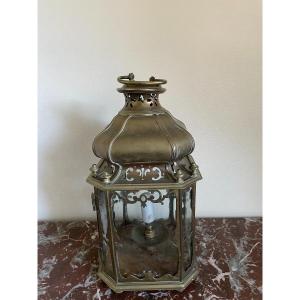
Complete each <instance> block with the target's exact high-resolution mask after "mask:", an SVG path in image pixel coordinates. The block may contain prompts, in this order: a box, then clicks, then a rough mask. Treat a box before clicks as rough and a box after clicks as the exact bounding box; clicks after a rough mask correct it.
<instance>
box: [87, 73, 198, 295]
mask: <svg viewBox="0 0 300 300" xmlns="http://www.w3.org/2000/svg"><path fill="white" fill-rule="evenodd" d="M119 82H121V83H123V84H124V85H123V87H122V88H120V89H118V90H119V91H120V92H122V93H124V94H125V99H126V103H125V106H124V107H123V109H122V110H121V111H120V112H119V114H118V115H117V116H116V117H115V118H114V119H113V121H112V122H111V123H110V125H109V126H108V127H106V128H105V129H104V131H103V132H102V133H100V134H99V135H98V136H97V137H96V138H95V140H94V144H93V151H94V153H95V154H96V155H97V156H98V157H100V158H101V160H100V161H99V163H98V164H97V165H93V166H92V168H91V174H90V176H89V177H88V179H87V181H88V182H89V183H90V184H92V185H93V186H94V193H93V194H92V200H93V207H94V210H95V211H96V213H97V221H98V230H99V272H98V274H99V276H100V278H101V279H102V280H103V281H104V282H105V283H106V284H107V285H108V286H109V287H110V288H112V289H113V290H114V291H115V292H122V291H127V290H158V289H175V290H183V289H184V288H185V287H186V286H187V285H188V284H189V283H190V282H191V281H192V280H193V279H194V278H195V276H196V275H197V267H196V261H195V255H194V249H195V245H194V236H195V195H196V181H197V180H199V179H201V174H200V172H199V170H198V167H197V165H196V164H195V162H194V160H193V158H192V157H191V155H190V153H191V152H192V151H193V149H194V140H193V138H192V137H191V135H190V134H189V133H188V132H187V131H186V129H185V126H184V125H183V123H182V122H180V121H178V120H177V119H175V118H174V117H173V116H172V115H171V114H170V113H169V112H168V111H166V110H165V109H164V108H162V107H161V105H160V103H159V100H158V94H159V93H162V92H163V91H164V89H163V88H162V87H161V84H163V83H165V82H166V81H165V80H160V79H155V78H150V80H149V81H134V80H133V75H131V74H129V76H123V77H119Z"/></svg>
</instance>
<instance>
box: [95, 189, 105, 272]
mask: <svg viewBox="0 0 300 300" xmlns="http://www.w3.org/2000/svg"><path fill="white" fill-rule="evenodd" d="M99 192H100V190H98V189H97V188H95V187H94V197H95V207H96V216H97V228H98V236H99V243H101V245H103V228H102V220H101V214H100V209H99V201H100V199H99V197H98V193H99ZM102 250H103V249H102ZM98 257H99V270H102V269H103V266H104V265H103V263H104V262H103V261H102V259H101V256H100V247H99V249H98Z"/></svg>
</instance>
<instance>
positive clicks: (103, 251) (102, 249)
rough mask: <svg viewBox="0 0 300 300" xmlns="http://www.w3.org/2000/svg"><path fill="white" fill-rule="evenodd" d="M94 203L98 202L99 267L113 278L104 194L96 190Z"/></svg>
mask: <svg viewBox="0 0 300 300" xmlns="http://www.w3.org/2000/svg"><path fill="white" fill-rule="evenodd" d="M95 192H96V201H98V205H97V207H98V209H97V218H98V231H99V256H100V265H101V267H102V269H103V271H104V272H105V273H107V274H108V275H110V276H111V277H113V267H112V259H111V254H110V249H109V233H108V215H107V207H106V201H105V193H104V192H103V191H101V190H96V191H95Z"/></svg>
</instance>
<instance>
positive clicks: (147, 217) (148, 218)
mask: <svg viewBox="0 0 300 300" xmlns="http://www.w3.org/2000/svg"><path fill="white" fill-rule="evenodd" d="M141 208H142V216H143V221H144V223H146V224H150V223H152V222H153V221H154V211H153V203H152V202H151V201H146V203H145V207H143V206H141Z"/></svg>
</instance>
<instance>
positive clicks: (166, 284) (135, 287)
mask: <svg viewBox="0 0 300 300" xmlns="http://www.w3.org/2000/svg"><path fill="white" fill-rule="evenodd" d="M198 273H199V271H198V270H197V269H196V268H195V267H194V268H192V270H191V271H190V272H189V273H188V274H187V275H186V276H185V277H184V278H183V280H182V281H153V282H149V281H148V282H145V281H140V282H137V281H135V282H116V281H115V280H113V279H112V278H111V277H110V276H108V275H107V274H105V273H103V272H102V271H100V270H99V271H98V276H99V277H100V279H101V280H103V281H104V283H105V284H106V285H107V286H108V287H109V288H110V289H112V290H113V291H114V292H115V293H118V294H119V293H122V292H125V291H151V290H152V291H153V290H176V291H178V292H182V291H183V290H185V289H186V288H187V286H188V285H189V284H190V283H191V282H192V281H193V280H194V279H195V278H196V277H197V275H198Z"/></svg>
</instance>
